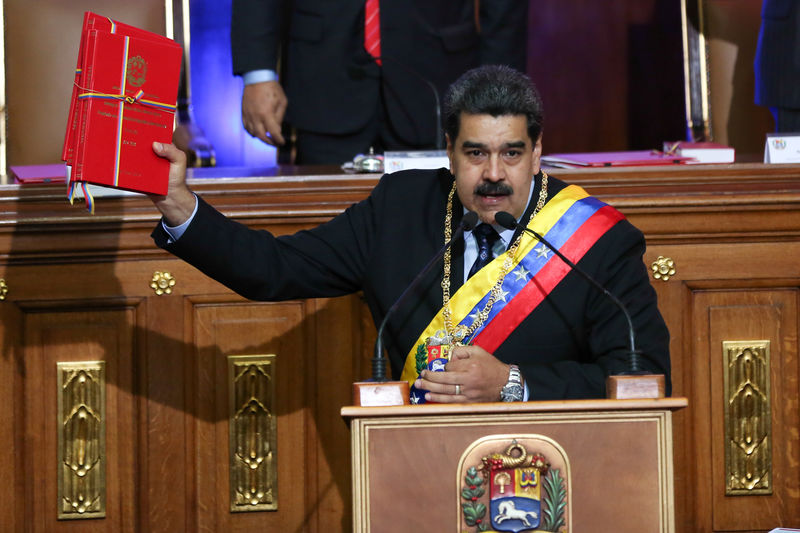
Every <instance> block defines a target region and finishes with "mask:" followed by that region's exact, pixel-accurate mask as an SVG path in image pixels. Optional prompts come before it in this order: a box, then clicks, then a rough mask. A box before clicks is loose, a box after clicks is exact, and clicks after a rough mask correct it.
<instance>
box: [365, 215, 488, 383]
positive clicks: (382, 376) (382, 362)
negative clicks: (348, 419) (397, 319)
mask: <svg viewBox="0 0 800 533" xmlns="http://www.w3.org/2000/svg"><path fill="white" fill-rule="evenodd" d="M477 225H478V214H477V213H475V212H474V211H468V212H467V213H466V214H465V215H464V218H462V219H461V223H460V224H459V225H458V227H457V228H456V230H455V232H454V233H453V236H452V238H451V239H450V241H449V242H448V243H446V244H445V245H444V246H442V248H441V249H440V250H439V251H438V252H437V253H436V255H434V256H433V257H432V258H431V259H430V261H428V264H427V265H425V267H423V269H422V270H421V271H420V272H419V274H417V275H416V277H415V278H414V279H413V280H412V281H411V283H410V284H409V286H408V287H406V289H405V290H404V291H403V293H402V294H401V295H400V297H399V298H397V300H395V302H394V304H392V306H391V307H390V308H389V310H388V311H387V312H386V315H384V317H383V321H381V324H380V327H379V328H378V337H377V338H376V339H375V353H374V356H373V358H372V381H376V382H383V381H386V358H385V357H383V330H384V329H385V328H386V324H387V323H388V321H389V317H390V316H392V314H393V313H394V312H395V310H396V309H397V308H398V307H399V306H400V304H401V303H402V302H403V301H404V300H405V298H406V295H408V293H410V292H411V291H412V289H415V288H416V287H417V285H419V284H420V282H421V281H422V279H423V278H424V277H425V275H426V274H427V273H428V272H430V270H431V268H433V266H434V265H435V264H436V263H437V262H438V261H439V260H440V259H441V258H442V256H444V253H445V252H446V251H447V250H448V249H449V248H450V246H451V245H452V244H453V242H455V240H456V238H458V237H460V236H461V235H463V234H464V232H465V231H472V229H473V228H475V226H477Z"/></svg>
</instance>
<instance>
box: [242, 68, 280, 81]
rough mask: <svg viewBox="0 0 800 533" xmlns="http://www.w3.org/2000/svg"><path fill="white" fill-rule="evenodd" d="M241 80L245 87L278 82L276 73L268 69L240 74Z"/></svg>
mask: <svg viewBox="0 0 800 533" xmlns="http://www.w3.org/2000/svg"><path fill="white" fill-rule="evenodd" d="M242 80H243V81H244V84H245V85H253V84H254V83H264V82H265V81H278V73H277V72H275V71H274V70H269V69H262V70H251V71H250V72H245V73H244V74H242Z"/></svg>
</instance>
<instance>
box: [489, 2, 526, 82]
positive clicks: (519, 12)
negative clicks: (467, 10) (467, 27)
mask: <svg viewBox="0 0 800 533" xmlns="http://www.w3.org/2000/svg"><path fill="white" fill-rule="evenodd" d="M479 20H480V63H481V64H482V65H490V64H498V65H508V66H511V67H514V68H515V69H517V70H519V71H520V72H525V71H527V54H526V51H527V48H528V42H527V41H528V2H520V1H519V0H481V1H480V11H479Z"/></svg>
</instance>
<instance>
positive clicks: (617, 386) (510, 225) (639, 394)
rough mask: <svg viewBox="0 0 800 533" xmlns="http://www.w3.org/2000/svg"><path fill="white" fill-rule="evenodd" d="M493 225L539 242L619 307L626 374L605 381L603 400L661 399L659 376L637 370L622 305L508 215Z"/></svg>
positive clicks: (636, 353)
mask: <svg viewBox="0 0 800 533" xmlns="http://www.w3.org/2000/svg"><path fill="white" fill-rule="evenodd" d="M495 222H497V224H498V225H500V226H502V227H504V228H506V229H517V228H519V229H521V230H522V231H524V232H526V233H529V234H531V235H533V236H534V237H535V238H536V239H537V240H538V241H539V242H541V243H542V244H544V245H545V246H546V247H547V248H548V249H550V251H551V252H553V253H554V254H555V255H557V256H558V258H559V259H561V260H562V261H563V262H564V263H565V264H566V265H567V266H569V267H570V269H572V270H574V271H575V272H577V273H578V274H580V275H581V277H583V278H584V279H585V280H586V281H588V282H589V284H590V285H592V286H593V287H594V288H595V289H597V290H598V291H600V292H601V293H602V294H604V295H605V296H606V297H607V298H608V299H609V300H611V301H612V302H614V304H616V305H617V307H619V309H620V311H622V314H623V315H624V316H625V320H626V321H627V322H628V370H626V371H625V372H622V373H620V374H612V375H610V376H608V377H607V378H606V396H608V397H609V398H611V399H634V398H663V397H664V394H665V390H666V385H665V378H664V376H663V375H662V374H649V373H648V372H647V371H645V370H643V369H642V368H641V363H640V356H641V353H642V352H641V350H637V349H636V342H635V330H634V327H633V320H632V319H631V315H630V313H629V312H628V309H627V308H626V307H625V304H623V303H622V301H621V300H620V299H619V298H617V297H616V296H615V295H614V294H612V293H611V292H610V291H609V290H608V289H606V288H605V287H603V286H602V285H601V284H600V283H599V282H598V281H597V280H595V279H594V278H593V277H591V276H590V275H589V274H587V273H586V272H585V271H584V270H583V269H581V268H579V267H578V265H576V264H575V263H573V262H572V261H570V260H569V259H568V258H567V257H566V256H564V254H562V253H561V252H560V251H559V250H558V249H557V248H556V247H555V246H553V245H552V244H550V243H549V242H548V241H547V240H546V239H545V238H544V237H542V236H541V235H539V234H538V233H537V232H535V231H534V230H532V229H529V228H527V227H525V226H523V225H522V224H519V223H518V222H517V220H516V219H515V218H514V216H513V215H511V214H510V213H507V212H505V211H500V212H498V213H496V214H495Z"/></svg>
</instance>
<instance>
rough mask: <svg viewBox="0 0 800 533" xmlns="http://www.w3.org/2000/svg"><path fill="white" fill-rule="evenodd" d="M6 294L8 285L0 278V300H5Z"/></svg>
mask: <svg viewBox="0 0 800 533" xmlns="http://www.w3.org/2000/svg"><path fill="white" fill-rule="evenodd" d="M7 295H8V285H6V280H4V279H3V278H0V301H2V300H5V299H6V296H7Z"/></svg>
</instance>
